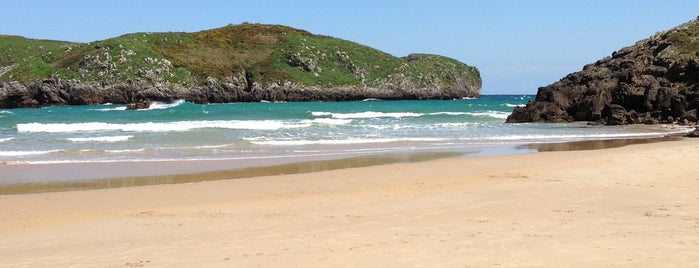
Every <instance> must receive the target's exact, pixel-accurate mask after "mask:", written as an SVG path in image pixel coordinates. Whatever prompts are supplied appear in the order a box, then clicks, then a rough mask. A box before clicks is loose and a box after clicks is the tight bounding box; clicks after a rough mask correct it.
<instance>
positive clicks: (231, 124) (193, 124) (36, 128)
mask: <svg viewBox="0 0 699 268" xmlns="http://www.w3.org/2000/svg"><path fill="white" fill-rule="evenodd" d="M310 125H311V124H310V123H307V122H306V123H304V122H301V123H292V122H283V121H277V120H252V121H239V120H233V121H176V122H146V123H129V124H114V123H104V122H88V123H51V124H44V123H26V124H17V132H20V133H26V132H44V133H69V132H90V131H123V132H170V131H189V130H193V129H202V128H222V129H246V130H278V129H289V128H302V127H308V126H310Z"/></svg>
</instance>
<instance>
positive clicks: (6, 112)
mask: <svg viewBox="0 0 699 268" xmlns="http://www.w3.org/2000/svg"><path fill="white" fill-rule="evenodd" d="M0 114H14V113H13V112H11V111H7V110H0Z"/></svg>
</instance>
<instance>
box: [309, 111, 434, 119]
mask: <svg viewBox="0 0 699 268" xmlns="http://www.w3.org/2000/svg"><path fill="white" fill-rule="evenodd" d="M311 114H312V115H313V116H330V117H332V118H337V119H367V118H386V117H390V118H401V117H420V116H423V115H424V114H420V113H384V112H373V111H368V112H360V113H329V112H312V113H311Z"/></svg>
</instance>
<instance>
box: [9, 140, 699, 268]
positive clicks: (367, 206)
mask: <svg viewBox="0 0 699 268" xmlns="http://www.w3.org/2000/svg"><path fill="white" fill-rule="evenodd" d="M697 159H699V139H694V140H681V141H669V142H661V143H651V144H640V145H629V146H625V147H620V148H612V149H602V150H591V151H590V150H588V151H564V152H542V153H535V154H524V155H510V156H494V157H480V158H449V159H441V160H431V161H426V162H419V163H402V164H389V165H380V166H370V167H361V168H348V169H338V170H330V171H322V172H313V173H303V174H293V175H279V176H266V177H254V178H243V179H235V180H218V181H209V182H197V183H185V184H168V185H151V186H141V187H127V188H115V189H100V190H86V191H70V192H54V193H40V194H25V195H5V196H0V266H3V267H379V266H381V267H521V266H530V267H532V266H536V267H539V266H548V267H560V266H563V267H567V266H571V267H600V266H604V267H647V266H651V267H663V266H665V267H696V266H699V165H697ZM0 168H1V167H0ZM193 176H196V175H193Z"/></svg>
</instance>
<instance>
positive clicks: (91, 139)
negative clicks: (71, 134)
mask: <svg viewBox="0 0 699 268" xmlns="http://www.w3.org/2000/svg"><path fill="white" fill-rule="evenodd" d="M130 138H133V136H132V135H128V136H104V137H86V138H67V139H66V140H69V141H72V142H121V141H127V140H129V139H130Z"/></svg>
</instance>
